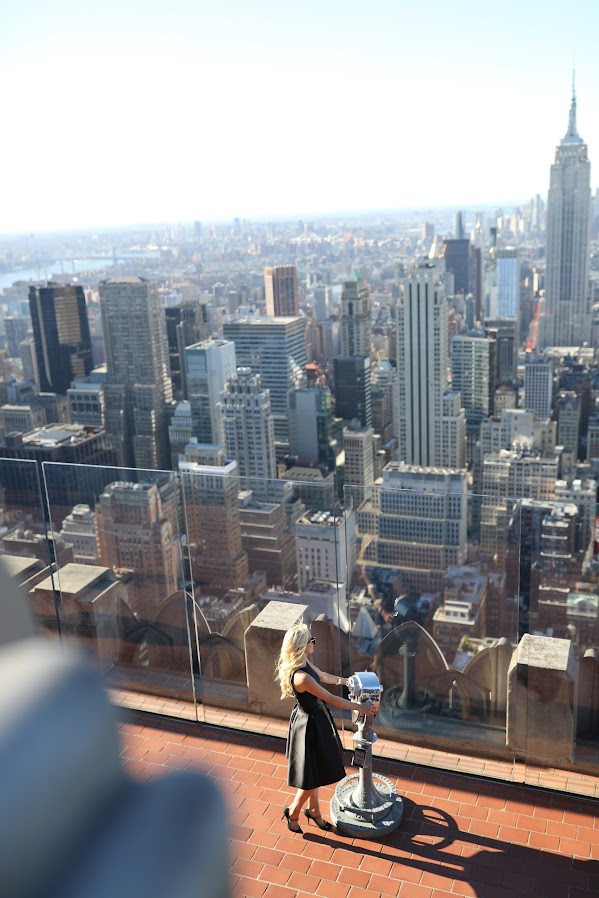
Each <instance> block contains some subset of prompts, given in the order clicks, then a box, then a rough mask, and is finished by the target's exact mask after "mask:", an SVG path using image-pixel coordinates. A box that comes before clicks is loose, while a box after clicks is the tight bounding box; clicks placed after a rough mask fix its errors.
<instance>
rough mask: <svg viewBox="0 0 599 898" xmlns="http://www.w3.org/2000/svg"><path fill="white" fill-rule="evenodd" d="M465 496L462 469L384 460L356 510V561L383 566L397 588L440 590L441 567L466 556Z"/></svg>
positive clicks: (441, 584)
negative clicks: (377, 480) (375, 486)
mask: <svg viewBox="0 0 599 898" xmlns="http://www.w3.org/2000/svg"><path fill="white" fill-rule="evenodd" d="M467 500H468V496H467V480H466V471H464V470H461V471H458V470H455V469H450V468H448V467H443V468H428V469H424V468H421V467H419V466H413V465H406V464H404V463H403V462H390V463H389V464H388V465H387V466H386V467H385V468H384V469H383V484H382V487H381V488H380V490H377V491H376V493H375V495H374V496H373V498H372V500H367V501H366V502H364V503H363V504H362V506H361V507H360V508H359V509H358V512H357V520H358V539H360V538H361V545H362V548H361V555H360V558H359V563H360V564H361V565H366V566H368V565H372V566H373V567H379V566H380V567H381V568H382V569H385V568H386V569H388V570H389V573H390V575H391V576H392V579H393V581H395V582H396V583H399V584H400V585H399V589H400V590H401V591H402V592H404V591H405V592H409V593H412V594H413V593H419V592H426V593H431V592H440V591H441V589H442V586H443V578H444V576H445V573H446V571H447V569H448V568H449V567H453V566H455V565H461V564H464V563H465V561H466V549H467V518H468V513H467ZM365 537H370V539H366V538H365Z"/></svg>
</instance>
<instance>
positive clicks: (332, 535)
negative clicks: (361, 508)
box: [295, 508, 357, 590]
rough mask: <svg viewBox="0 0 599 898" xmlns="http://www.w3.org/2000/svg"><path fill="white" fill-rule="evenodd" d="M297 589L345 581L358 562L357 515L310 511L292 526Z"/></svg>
mask: <svg viewBox="0 0 599 898" xmlns="http://www.w3.org/2000/svg"><path fill="white" fill-rule="evenodd" d="M295 551H296V558H297V584H298V589H299V590H302V589H304V588H305V587H306V586H307V584H308V583H309V582H310V581H311V580H327V581H328V582H329V583H343V584H346V583H347V582H348V577H351V573H352V571H353V567H354V564H355V563H356V559H357V544H356V513H355V511H354V510H353V509H352V508H346V509H345V510H344V511H343V512H339V513H337V514H335V513H334V512H329V511H311V512H309V513H308V514H307V515H305V516H304V517H303V518H301V519H300V520H299V521H298V522H297V524H296V525H295Z"/></svg>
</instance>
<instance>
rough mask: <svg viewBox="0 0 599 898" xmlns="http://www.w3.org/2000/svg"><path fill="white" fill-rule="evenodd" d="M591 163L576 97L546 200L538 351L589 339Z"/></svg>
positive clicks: (577, 343) (575, 344) (571, 107)
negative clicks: (579, 123)
mask: <svg viewBox="0 0 599 898" xmlns="http://www.w3.org/2000/svg"><path fill="white" fill-rule="evenodd" d="M590 235H591V163H590V162H589V158H588V151H587V145H586V144H585V142H584V141H583V139H582V137H580V135H579V133H578V131H577V129H576V94H575V92H574V90H573V91H572V104H571V106H570V117H569V121H568V131H567V133H566V135H565V137H564V138H563V139H562V141H561V143H560V145H559V146H558V147H557V149H556V152H555V162H554V163H553V165H552V166H551V175H550V180H549V195H548V197H547V246H546V256H547V271H546V278H545V303H544V315H543V317H542V318H541V319H540V321H539V341H538V346H539V348H540V349H544V348H545V347H547V346H581V345H582V343H583V342H584V341H585V340H588V338H589V333H590V303H589V253H590Z"/></svg>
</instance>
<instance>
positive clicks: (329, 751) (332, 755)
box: [286, 664, 345, 789]
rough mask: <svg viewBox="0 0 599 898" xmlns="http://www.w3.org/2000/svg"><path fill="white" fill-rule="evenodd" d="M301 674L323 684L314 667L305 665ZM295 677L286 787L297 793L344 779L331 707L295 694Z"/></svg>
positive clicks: (339, 745)
mask: <svg viewBox="0 0 599 898" xmlns="http://www.w3.org/2000/svg"><path fill="white" fill-rule="evenodd" d="M299 670H302V671H304V672H305V673H307V674H309V675H310V676H311V677H314V679H315V680H316V682H317V683H320V677H319V676H318V674H317V673H316V671H315V670H314V668H313V667H310V666H309V665H307V664H306V665H304V667H300V668H299ZM296 673H297V671H294V673H293V674H292V675H291V688H292V689H293V694H294V695H295V698H296V701H297V704H296V705H295V707H294V708H293V710H292V712H291V718H290V720H289V733H288V735H287V751H286V754H287V760H288V763H289V767H288V773H287V785H288V786H294V787H295V788H296V789H316V788H317V787H318V786H328V785H329V784H330V783H337V782H338V781H339V780H341V779H343V777H344V776H345V767H344V766H343V756H342V751H343V749H342V746H341V740H340V739H339V734H338V732H337V730H336V728H335V724H334V723H333V718H332V716H331V712H330V711H329V707H328V705H327V704H326V702H323V701H321V699H319V698H317V697H316V696H315V695H312V693H310V692H296V691H295V687H294V685H293V677H294V676H295V674H296Z"/></svg>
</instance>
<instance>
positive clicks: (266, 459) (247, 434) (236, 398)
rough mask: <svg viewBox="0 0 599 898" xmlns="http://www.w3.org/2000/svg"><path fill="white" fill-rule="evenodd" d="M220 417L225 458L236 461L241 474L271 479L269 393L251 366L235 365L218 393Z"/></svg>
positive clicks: (272, 451)
mask: <svg viewBox="0 0 599 898" xmlns="http://www.w3.org/2000/svg"><path fill="white" fill-rule="evenodd" d="M220 410H221V418H222V427H223V436H224V446H225V452H226V455H227V458H233V459H235V461H236V462H237V469H238V472H239V475H240V476H241V477H251V478H255V479H256V480H274V479H275V478H276V476H277V460H276V454H275V429H274V421H273V416H272V411H271V407H270V392H269V390H265V389H263V387H262V385H261V382H260V375H259V374H254V372H253V371H252V369H251V368H238V369H237V373H236V374H233V375H231V377H229V379H228V381H227V383H226V384H225V388H224V390H223V392H222V393H221V406H220Z"/></svg>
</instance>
